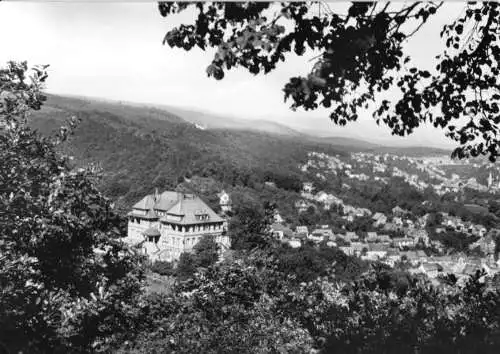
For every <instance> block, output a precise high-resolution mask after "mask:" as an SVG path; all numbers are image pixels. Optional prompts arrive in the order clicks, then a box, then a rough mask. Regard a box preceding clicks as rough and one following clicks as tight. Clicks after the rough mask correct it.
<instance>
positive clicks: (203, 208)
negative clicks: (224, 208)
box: [129, 191, 224, 225]
mask: <svg viewBox="0 0 500 354" xmlns="http://www.w3.org/2000/svg"><path fill="white" fill-rule="evenodd" d="M133 209H136V210H137V209H138V210H148V212H147V213H146V215H142V214H138V213H135V212H134V211H132V212H130V213H129V215H133V216H138V217H141V218H145V219H157V218H158V215H157V213H156V210H161V211H165V212H166V216H164V217H162V218H161V221H167V222H173V223H175V224H182V225H186V224H203V223H207V222H222V221H224V219H222V218H221V217H220V216H219V215H217V214H216V213H215V212H214V211H213V210H212V209H211V208H210V207H209V206H208V205H207V204H205V202H203V201H202V200H201V199H200V198H199V197H197V196H195V195H193V194H185V193H180V192H173V191H165V192H163V193H161V194H158V195H156V196H155V194H150V195H147V196H145V197H144V198H142V199H141V200H140V201H139V202H137V203H136V204H135V205H134V206H133ZM169 215H170V216H177V217H180V220H173V219H171V218H169ZM199 215H208V219H205V220H201V219H199V218H198V216H199Z"/></svg>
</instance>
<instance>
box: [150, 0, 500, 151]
mask: <svg viewBox="0 0 500 354" xmlns="http://www.w3.org/2000/svg"><path fill="white" fill-rule="evenodd" d="M192 7H194V8H196V9H197V16H195V21H194V23H192V24H187V25H186V24H182V25H180V26H178V27H175V28H173V29H172V30H170V31H168V33H167V34H166V36H165V39H164V43H166V44H168V45H169V46H170V47H177V48H182V49H184V50H187V51H189V50H191V49H193V48H194V47H199V48H201V49H203V50H205V49H207V48H215V49H216V52H215V55H214V58H213V60H212V62H211V63H210V65H209V66H208V67H207V74H208V76H211V77H214V78H215V79H217V80H221V79H223V78H224V72H225V71H227V70H231V69H233V68H236V67H243V68H245V69H247V70H248V71H249V72H250V73H252V74H255V75H257V74H260V73H269V72H271V71H272V70H274V69H276V68H277V66H278V65H279V63H281V62H284V61H285V60H286V58H287V55H289V54H290V53H292V52H293V53H295V54H297V55H304V54H305V53H306V52H308V51H309V52H313V53H319V55H317V56H316V57H315V59H314V64H313V66H312V69H311V72H310V73H309V74H308V75H307V76H305V77H302V76H296V77H292V78H290V80H289V82H288V83H287V84H286V85H285V87H284V96H285V100H289V101H291V108H292V109H297V108H303V109H305V110H313V109H317V108H319V107H324V108H327V109H329V110H330V119H331V120H332V121H334V122H335V123H336V124H339V125H345V124H347V123H348V122H350V121H355V120H356V119H357V118H358V116H359V114H360V113H361V111H362V110H363V109H369V110H370V111H371V112H373V117H374V119H376V121H377V123H378V124H385V125H386V126H388V127H389V128H390V129H391V131H392V134H394V135H400V136H406V135H408V134H411V133H412V132H413V131H414V130H415V128H417V127H419V126H421V125H422V124H423V123H425V122H429V123H431V124H433V125H434V126H435V127H439V128H441V129H443V130H444V131H445V134H446V136H448V137H449V138H450V139H452V140H454V141H455V142H456V144H457V147H456V149H455V150H454V152H453V156H455V157H459V158H463V157H469V156H472V157H475V156H479V155H486V156H488V157H489V159H490V160H491V161H495V159H496V157H497V156H498V154H499V152H500V150H499V142H500V140H499V139H500V136H499V134H498V126H497V125H498V123H499V122H500V115H499V112H500V110H499V101H500V92H499V88H500V81H499V80H500V79H499V75H498V74H499V59H500V47H499V39H498V33H497V32H498V28H499V27H498V26H499V20H500V16H499V10H498V4H497V3H493V2H484V3H476V2H470V3H467V4H464V11H463V12H462V13H459V14H457V17H456V19H455V20H453V21H452V22H451V23H448V24H446V25H444V26H443V28H442V31H441V32H440V37H441V39H442V41H443V51H442V53H441V54H440V55H438V56H437V58H436V65H435V68H434V70H432V71H428V70H426V69H425V68H420V67H418V66H416V65H415V64H414V63H413V61H412V58H411V57H410V56H409V55H407V53H405V44H406V43H407V42H408V41H409V39H410V38H411V37H412V36H413V35H414V34H415V33H416V32H417V31H418V30H419V29H420V28H422V26H425V25H426V24H427V23H428V20H429V18H431V17H432V16H434V15H435V14H436V13H437V12H438V11H443V9H444V8H445V7H443V6H442V3H433V2H414V3H404V4H403V3H400V4H397V3H396V4H391V3H376V2H355V3H352V5H350V6H348V8H347V9H346V10H344V11H340V10H337V7H335V10H332V8H331V7H330V6H329V5H328V4H326V3H322V2H310V3H301V2H290V3H269V2H247V3H240V2H235V3H231V2H213V3H205V2H190V3H175V2H160V3H159V11H160V13H161V15H162V16H164V17H167V16H171V15H173V14H176V13H179V12H182V11H185V10H187V9H189V8H192ZM389 91H390V92H391V93H394V92H396V93H397V94H396V96H395V98H394V99H386V98H385V97H384V94H386V93H388V92H389Z"/></svg>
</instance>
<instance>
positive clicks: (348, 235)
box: [344, 231, 359, 242]
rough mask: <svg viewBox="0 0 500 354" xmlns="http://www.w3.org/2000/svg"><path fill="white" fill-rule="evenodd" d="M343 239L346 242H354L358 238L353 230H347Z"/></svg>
mask: <svg viewBox="0 0 500 354" xmlns="http://www.w3.org/2000/svg"><path fill="white" fill-rule="evenodd" d="M344 240H346V241H347V242H354V241H357V240H359V236H358V234H356V233H355V232H353V231H348V232H346V233H345V235H344Z"/></svg>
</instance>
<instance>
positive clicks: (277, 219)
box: [273, 210, 284, 224]
mask: <svg viewBox="0 0 500 354" xmlns="http://www.w3.org/2000/svg"><path fill="white" fill-rule="evenodd" d="M273 218H274V222H275V223H277V224H282V223H283V222H284V220H283V218H282V217H281V215H280V213H279V212H278V210H275V211H274V216H273Z"/></svg>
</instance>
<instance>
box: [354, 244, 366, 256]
mask: <svg viewBox="0 0 500 354" xmlns="http://www.w3.org/2000/svg"><path fill="white" fill-rule="evenodd" d="M351 247H352V249H353V250H354V254H357V255H360V254H361V253H362V252H363V250H364V249H368V244H367V243H361V242H351Z"/></svg>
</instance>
